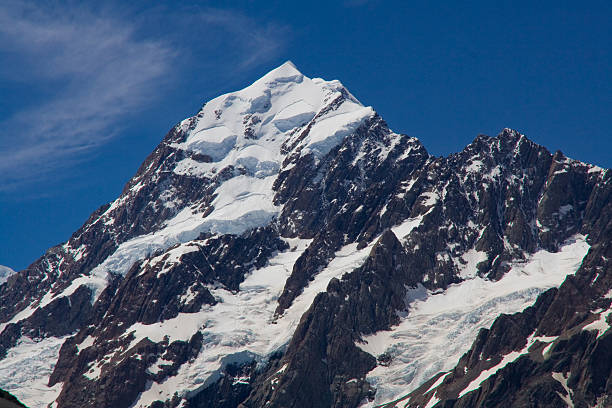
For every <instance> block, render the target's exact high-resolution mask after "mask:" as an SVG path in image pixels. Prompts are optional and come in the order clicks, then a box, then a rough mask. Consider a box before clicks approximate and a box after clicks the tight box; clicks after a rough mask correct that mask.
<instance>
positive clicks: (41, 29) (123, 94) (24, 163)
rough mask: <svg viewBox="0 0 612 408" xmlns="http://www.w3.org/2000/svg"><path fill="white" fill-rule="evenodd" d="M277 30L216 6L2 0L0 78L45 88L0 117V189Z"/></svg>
mask: <svg viewBox="0 0 612 408" xmlns="http://www.w3.org/2000/svg"><path fill="white" fill-rule="evenodd" d="M160 24H162V25H160ZM152 26H156V27H157V29H155V28H153V29H152V28H151V27H152ZM277 33H278V27H275V26H270V25H260V24H257V23H256V22H255V21H253V20H251V19H250V18H248V17H247V16H245V15H242V14H239V13H236V12H230V11H224V10H217V9H192V10H178V11H177V10H168V9H161V8H156V9H153V10H149V11H148V12H146V13H135V12H134V10H129V9H123V10H120V11H119V9H115V10H112V11H110V9H108V10H101V9H97V10H93V9H91V8H86V7H82V6H78V5H75V4H68V3H58V4H55V5H54V6H53V7H49V6H48V7H46V8H40V7H39V6H38V5H37V6H36V7H34V6H33V4H32V3H27V2H23V1H10V0H9V1H8V2H3V3H2V4H1V5H0V57H2V58H3V59H5V58H6V57H5V56H9V57H10V60H11V61H10V62H9V63H8V64H4V63H3V64H2V65H3V67H0V79H1V80H3V81H5V82H15V83H18V82H19V83H22V84H24V83H25V84H27V85H28V86H29V87H32V89H36V87H41V88H44V89H47V88H49V89H51V90H52V92H51V95H50V96H46V97H45V98H34V97H32V99H33V100H32V101H22V108H21V109H20V110H18V111H17V112H15V113H13V114H12V115H10V116H9V117H6V118H2V119H1V120H0V174H2V179H1V180H0V190H3V189H7V188H10V187H11V186H13V187H14V186H15V185H20V184H21V183H24V182H28V181H29V180H40V179H41V178H43V177H45V175H49V174H50V173H52V172H53V171H55V170H57V169H61V168H66V166H70V165H71V164H73V163H75V161H77V160H83V159H84V158H87V157H89V154H91V153H92V152H93V151H95V150H96V148H98V147H100V146H101V145H103V144H105V143H107V142H108V141H109V140H110V139H111V138H113V137H116V136H117V134H118V132H120V131H118V130H117V129H121V126H120V124H121V122H122V120H125V118H126V115H134V114H135V113H136V112H138V111H139V110H141V109H146V108H147V106H149V105H150V104H151V103H154V102H155V101H156V100H158V99H159V97H160V96H161V95H160V94H161V93H162V92H163V89H164V87H165V86H166V85H168V84H170V83H173V81H175V80H176V79H177V78H178V77H180V75H181V74H183V73H184V72H185V70H189V69H201V68H202V67H205V66H206V64H208V62H206V61H211V60H214V61H219V60H223V61H227V62H228V64H227V65H228V67H232V69H233V70H235V71H236V72H237V71H240V70H245V69H249V68H250V67H253V66H254V65H257V64H260V63H262V62H264V61H267V60H269V59H270V58H273V57H274V56H275V55H276V54H277V53H278V51H279V49H280V48H281V47H282V40H281V38H282V36H278V35H276V34H277ZM6 59H8V58H6ZM33 94H34V92H33ZM22 99H28V98H27V97H26V98H22Z"/></svg>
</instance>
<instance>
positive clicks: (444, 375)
mask: <svg viewBox="0 0 612 408" xmlns="http://www.w3.org/2000/svg"><path fill="white" fill-rule="evenodd" d="M450 373H451V371H449V372H448V373H446V374H442V375H441V376H440V378H438V379H437V380H436V382H435V383H433V384H432V385H431V387H429V389H428V390H427V391H425V394H427V393H428V392H431V391H433V390H435V389H436V388H438V386H440V384H442V381H444V379H445V378H446V377H447V376H448V375H449V374H450Z"/></svg>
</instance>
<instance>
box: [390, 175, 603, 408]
mask: <svg viewBox="0 0 612 408" xmlns="http://www.w3.org/2000/svg"><path fill="white" fill-rule="evenodd" d="M611 194H612V184H611V183H610V174H609V173H607V174H606V176H605V178H604V179H603V180H602V181H601V182H600V183H599V184H598V186H597V187H596V189H595V191H594V192H593V193H592V195H591V200H589V202H588V204H587V205H586V206H585V207H587V208H589V209H591V208H593V210H587V214H588V216H589V218H591V221H590V222H589V223H588V225H587V226H586V227H584V228H589V230H590V228H594V229H593V230H590V231H593V232H590V234H589V238H590V239H591V240H592V241H591V244H592V246H591V250H590V251H589V253H588V254H587V256H586V257H585V259H584V261H583V263H582V266H581V267H580V269H579V270H578V272H577V273H576V275H575V276H568V278H567V279H566V281H565V282H564V283H563V284H562V285H561V287H560V288H559V289H558V290H557V289H551V290H549V291H547V292H545V293H543V294H542V295H541V296H540V297H539V298H538V301H537V302H536V303H535V305H533V306H532V307H530V308H528V309H526V310H525V311H523V312H521V313H517V314H515V315H512V316H500V317H499V318H498V319H497V320H496V321H495V323H494V324H493V325H492V326H491V328H490V329H488V330H487V329H483V330H482V331H481V332H480V333H479V335H478V338H477V339H476V340H475V341H474V344H473V345H472V348H471V349H470V351H468V352H467V353H466V354H465V355H464V356H463V357H462V358H461V360H460V361H459V362H458V364H457V366H456V367H455V368H454V369H453V370H452V371H451V372H450V373H449V374H448V375H447V376H446V377H445V378H444V380H443V381H442V383H441V384H440V385H438V386H437V387H434V388H431V387H430V386H431V385H432V383H433V382H434V381H433V380H432V381H429V382H428V383H426V384H425V385H424V386H423V387H421V388H420V389H419V390H417V391H415V392H414V393H412V394H410V395H409V396H407V397H406V398H405V399H403V400H402V402H401V406H404V405H406V406H408V407H420V406H424V405H426V404H427V403H428V401H430V400H432V399H433V398H436V401H439V402H437V404H431V405H430V406H435V407H489V406H496V407H497V406H499V407H528V406H542V407H556V406H564V405H570V402H571V404H573V406H576V407H583V406H584V407H593V406H596V407H607V406H612V382H611V378H612V365H611V364H610V362H611V361H612V354H611V352H612V348H611V347H612V343H611V342H612V335H611V334H610V330H609V328H610V323H612V320H611V319H610V318H609V315H610V310H612V309H611V307H612V295H611V293H612V292H611V291H612V264H611V262H610V259H611V257H612V240H611V239H610V237H612V201H611V200H610V198H611V197H612V196H611ZM602 197H606V198H605V199H604V200H603V203H604V205H603V206H602V205H600V204H601V202H599V200H601V198H602ZM595 201H597V202H599V203H600V204H597V205H594V204H593V203H594V202H595ZM594 207H596V209H595V208H594ZM517 352H519V353H517ZM512 353H516V354H517V355H516V356H515V357H514V358H513V359H511V361H509V362H506V363H505V364H504V363H502V364H501V365H500V362H503V361H504V358H506V360H508V358H507V356H509V355H512ZM491 367H496V369H494V370H491V371H489V372H488V375H482V373H483V372H486V370H490V369H491ZM477 378H478V379H479V380H480V381H477V383H476V384H475V385H474V386H472V387H470V386H469V385H470V384H473V383H472V382H473V381H475V380H476V379H477ZM476 385H477V386H476ZM466 391H467V392H466ZM406 403H407V404H406ZM388 406H400V404H397V405H396V404H390V405H388Z"/></svg>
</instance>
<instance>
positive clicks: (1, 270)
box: [0, 265, 15, 285]
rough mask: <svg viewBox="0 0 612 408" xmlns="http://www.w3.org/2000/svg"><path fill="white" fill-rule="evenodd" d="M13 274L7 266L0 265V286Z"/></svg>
mask: <svg viewBox="0 0 612 408" xmlns="http://www.w3.org/2000/svg"><path fill="white" fill-rule="evenodd" d="M14 273H15V271H14V270H12V269H11V268H9V267H8V266H4V265H0V285H2V284H3V283H4V282H6V280H7V279H8V277H9V276H11V275H13V274H14Z"/></svg>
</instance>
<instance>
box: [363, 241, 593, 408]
mask: <svg viewBox="0 0 612 408" xmlns="http://www.w3.org/2000/svg"><path fill="white" fill-rule="evenodd" d="M588 248H589V246H588V244H587V243H586V241H585V239H584V237H583V236H581V235H577V236H576V237H574V239H573V240H571V241H568V242H567V243H566V245H564V246H563V247H562V248H561V249H560V250H559V252H556V253H552V252H547V251H544V250H540V251H538V252H536V253H535V254H533V255H532V256H531V257H530V258H529V259H528V260H527V261H525V262H516V263H515V264H513V265H512V269H511V271H510V272H508V273H507V274H506V275H504V277H503V278H502V279H500V280H499V281H490V280H486V279H483V278H480V277H474V278H472V279H469V280H465V281H464V282H462V283H460V284H456V285H452V286H450V287H449V288H448V289H447V290H446V291H444V292H441V293H430V294H429V296H427V297H426V298H425V299H419V298H418V297H417V299H416V300H414V301H413V302H412V304H411V305H410V311H409V313H408V315H407V316H406V317H405V318H403V319H402V321H401V323H400V324H399V325H398V326H396V327H394V328H393V329H392V330H390V331H382V332H378V333H375V334H373V335H369V336H365V337H364V340H365V341H366V343H357V346H359V347H360V348H361V349H363V350H364V351H367V352H368V353H371V354H372V355H374V356H378V355H380V354H382V353H388V354H389V355H390V356H392V358H393V359H392V362H391V364H390V365H389V366H382V365H380V366H377V367H376V368H375V369H374V370H372V371H371V372H370V373H369V374H368V375H367V380H368V381H369V382H370V383H371V384H372V385H373V386H374V387H376V389H377V392H376V398H375V400H374V401H373V402H366V403H364V405H363V406H364V407H372V406H375V405H377V404H380V403H384V402H389V401H392V400H394V399H397V398H399V397H401V396H403V395H406V394H408V393H409V392H410V391H412V390H414V389H416V388H417V387H418V386H420V385H421V384H422V383H423V382H425V381H426V380H428V379H429V378H431V377H433V376H434V375H435V374H437V373H439V372H444V371H448V370H450V369H451V368H453V367H454V366H455V365H456V364H457V361H458V360H459V358H460V357H461V355H463V353H465V352H466V351H468V349H469V348H470V347H471V345H472V342H473V340H474V339H475V338H476V335H477V333H478V330H480V329H481V328H483V327H489V326H490V325H491V324H492V323H493V321H494V320H495V318H496V317H497V316H498V315H499V314H501V313H515V312H519V311H521V310H523V309H524V308H525V307H527V306H529V305H531V304H533V302H534V301H535V299H536V298H537V296H538V295H539V294H540V293H541V292H542V291H544V290H545V289H548V288H550V287H554V286H558V285H560V284H561V283H562V282H563V280H564V279H565V277H566V276H567V275H569V274H573V273H575V272H576V270H577V269H578V267H579V266H580V264H581V262H582V258H583V257H584V256H585V255H586V253H587V251H588ZM471 264H472V265H474V263H471ZM474 267H475V265H474ZM470 275H472V276H475V273H470V272H469V271H467V270H466V271H465V272H464V276H470ZM597 328H598V327H597Z"/></svg>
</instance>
